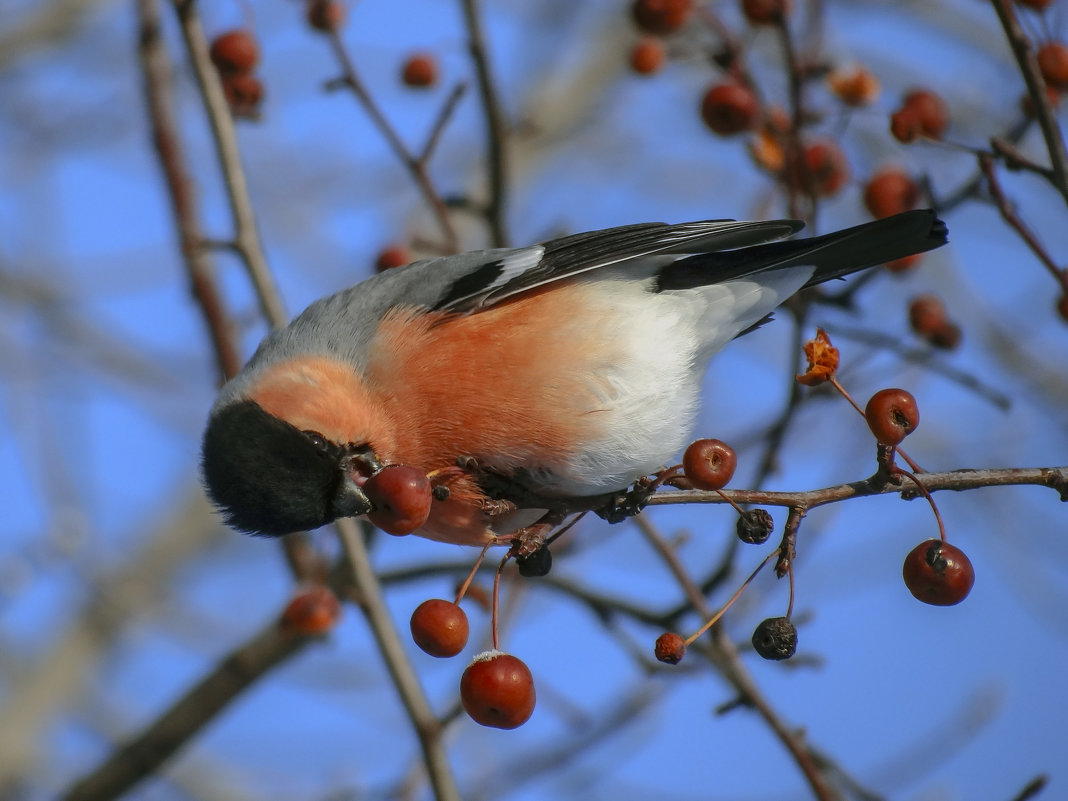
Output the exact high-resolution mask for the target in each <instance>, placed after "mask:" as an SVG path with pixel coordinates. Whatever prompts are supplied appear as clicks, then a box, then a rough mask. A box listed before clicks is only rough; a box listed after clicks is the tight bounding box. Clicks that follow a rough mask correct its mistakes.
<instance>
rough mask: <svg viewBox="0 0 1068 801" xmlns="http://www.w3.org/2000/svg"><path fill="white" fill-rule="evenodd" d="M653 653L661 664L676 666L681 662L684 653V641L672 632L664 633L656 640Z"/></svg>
mask: <svg viewBox="0 0 1068 801" xmlns="http://www.w3.org/2000/svg"><path fill="white" fill-rule="evenodd" d="M653 653H654V654H656V658H657V659H659V660H660V661H661V662H664V663H666V664H668V665H677V664H679V662H681V661H682V657H683V655H684V654H685V653H686V641H685V640H684V639H682V637H681V636H679V635H678V634H676V633H675V632H673V631H665V632H664V633H663V634H661V635H660V636H659V637H657V638H656V646H655V647H654V648H653Z"/></svg>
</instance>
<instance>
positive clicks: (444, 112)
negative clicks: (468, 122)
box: [418, 83, 467, 166]
mask: <svg viewBox="0 0 1068 801" xmlns="http://www.w3.org/2000/svg"><path fill="white" fill-rule="evenodd" d="M465 92H467V84H465V83H458V84H456V86H455V87H454V88H453V90H452V91H451V92H449V96H448V97H447V98H446V99H445V102H444V103H443V104H442V105H441V110H440V111H439V112H438V116H437V119H436V120H434V124H433V126H431V128H430V133H429V134H428V135H427V138H426V144H425V145H423V149H422V150H421V151H419V156H418V160H419V161H420V162H421V163H422V164H423V165H424V166H425V165H426V164H428V163H430V159H431V157H432V156H433V155H434V151H435V150H436V149H437V146H438V142H440V141H441V135H442V134H443V133H444V132H445V126H446V125H448V123H449V120H450V119H452V115H453V113H454V112H455V111H456V106H457V105H459V103H460V100H461V98H463V96H464V93H465Z"/></svg>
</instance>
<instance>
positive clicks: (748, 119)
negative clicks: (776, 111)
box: [701, 82, 760, 136]
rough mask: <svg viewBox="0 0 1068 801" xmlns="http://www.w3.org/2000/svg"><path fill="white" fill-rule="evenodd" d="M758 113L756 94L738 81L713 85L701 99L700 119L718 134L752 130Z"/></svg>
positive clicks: (725, 134) (723, 134)
mask: <svg viewBox="0 0 1068 801" xmlns="http://www.w3.org/2000/svg"><path fill="white" fill-rule="evenodd" d="M759 113H760V107H759V105H758V104H757V99H756V95H754V94H753V92H752V91H751V90H750V89H748V88H747V87H745V86H742V85H741V84H739V83H733V82H732V83H721V84H718V85H716V86H713V87H712V88H711V89H709V90H708V91H707V92H705V96H704V99H703V100H702V101H701V119H703V120H704V121H705V125H707V126H708V127H709V128H711V129H712V130H713V131H714V132H715V133H718V134H719V135H720V136H731V135H733V134H737V133H741V132H742V131H749V130H752V128H753V127H754V126H755V125H756V123H757V117H758V116H759Z"/></svg>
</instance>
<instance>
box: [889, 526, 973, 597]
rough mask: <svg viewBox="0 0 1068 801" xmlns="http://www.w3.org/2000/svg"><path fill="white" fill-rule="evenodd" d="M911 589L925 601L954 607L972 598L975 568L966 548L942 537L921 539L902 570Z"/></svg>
mask: <svg viewBox="0 0 1068 801" xmlns="http://www.w3.org/2000/svg"><path fill="white" fill-rule="evenodd" d="M901 574H902V576H903V577H904V579H905V586H906V587H908V588H909V592H911V593H912V594H913V596H914V597H915V598H916V599H917V600H920V601H923V602H924V603H925V604H932V605H933V606H953V605H954V604H959V603H960V602H961V601H963V600H964V599H965V598H967V597H968V593H969V592H971V590H972V585H973V584H975V569H974V568H973V567H972V563H971V560H970V559H968V557H967V556H966V555H965V553H964V551H962V550H961V549H960V548H958V547H956V546H955V545H950V544H949V543H948V542H942V540H927V541H926V542H921V543H920V544H919V545H917V546H916V547H915V548H913V549H912V550H911V551H909V555H908V556H906V557H905V564H904V566H903V567H902V569H901Z"/></svg>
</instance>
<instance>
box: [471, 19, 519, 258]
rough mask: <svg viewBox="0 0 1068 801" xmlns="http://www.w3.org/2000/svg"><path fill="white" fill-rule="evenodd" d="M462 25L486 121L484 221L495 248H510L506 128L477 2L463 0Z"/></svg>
mask: <svg viewBox="0 0 1068 801" xmlns="http://www.w3.org/2000/svg"><path fill="white" fill-rule="evenodd" d="M462 5H463V11H464V24H465V26H466V27H467V46H468V49H469V50H470V51H471V59H472V60H473V61H474V64H475V75H476V78H477V80H478V92H479V95H480V96H481V97H482V112H483V114H484V115H485V119H486V139H487V142H486V147H487V149H488V152H487V154H486V163H487V166H488V168H489V198H487V201H486V221H487V223H488V224H489V229H490V239H491V241H492V243H493V246H494V247H498V248H503V247H508V245H509V236H508V222H507V219H506V215H505V205H506V203H507V200H508V158H507V154H506V152H505V141H506V127H505V124H504V116H503V114H502V111H501V100H500V96H499V95H498V93H497V87H496V86H495V84H494V82H493V73H492V71H491V70H490V65H489V55H488V53H487V50H486V42H485V37H484V36H483V34H482V21H481V20H480V19H479V13H478V11H479V10H478V2H477V0H462Z"/></svg>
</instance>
